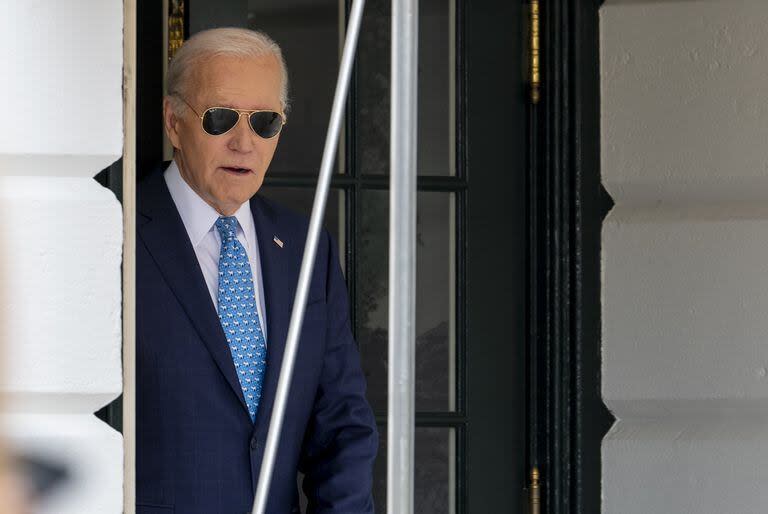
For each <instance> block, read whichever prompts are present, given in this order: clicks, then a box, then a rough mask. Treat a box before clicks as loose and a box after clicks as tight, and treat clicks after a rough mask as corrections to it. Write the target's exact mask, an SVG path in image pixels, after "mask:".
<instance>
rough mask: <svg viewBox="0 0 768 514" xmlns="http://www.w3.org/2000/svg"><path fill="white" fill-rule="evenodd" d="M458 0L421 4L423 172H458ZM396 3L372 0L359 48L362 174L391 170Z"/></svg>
mask: <svg viewBox="0 0 768 514" xmlns="http://www.w3.org/2000/svg"><path fill="white" fill-rule="evenodd" d="M454 27H455V16H454V3H453V2H451V1H447V2H446V1H445V0H422V1H420V2H419V45H418V46H419V76H418V81H419V95H418V102H417V103H418V139H419V145H418V166H417V167H418V172H419V174H421V175H455V144H454V143H455V139H456V137H455V105H454V99H455V98H456V96H455V83H456V77H455V72H454V69H455V55H454V50H453V49H454V46H455V41H454V34H455V30H454ZM390 32H391V4H390V2H389V1H386V0H369V1H368V2H367V3H366V6H365V14H364V16H363V26H362V28H361V32H360V42H359V50H358V60H357V67H358V75H357V77H358V79H357V80H358V89H357V95H358V96H357V108H358V115H357V120H358V122H357V134H358V146H357V152H358V155H357V165H358V173H362V174H377V173H378V174H386V173H389V130H390V129H389V111H390V109H389V95H390V59H391V57H390V44H391V43H390Z"/></svg>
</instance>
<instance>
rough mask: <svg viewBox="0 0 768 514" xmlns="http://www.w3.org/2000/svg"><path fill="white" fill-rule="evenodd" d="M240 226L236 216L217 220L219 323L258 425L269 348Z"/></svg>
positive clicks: (244, 393) (246, 399)
mask: <svg viewBox="0 0 768 514" xmlns="http://www.w3.org/2000/svg"><path fill="white" fill-rule="evenodd" d="M237 226H238V224H237V218H235V217H234V216H229V217H222V218H219V219H218V220H216V229H217V230H218V231H219V234H220V235H221V253H220V255H219V299H218V300H219V301H218V303H219V320H220V321H221V327H222V328H223V329H224V335H226V337H227V344H228V345H229V350H230V352H231V353H232V360H233V361H234V363H235V370H236V371H237V377H238V378H239V379H240V386H241V387H242V388H243V395H244V396H245V403H246V405H248V413H249V414H250V415H251V421H255V420H256V412H257V411H258V409H259V400H260V399H261V388H262V385H263V383H264V370H265V368H266V366H267V346H266V343H265V341H264V334H263V333H262V331H261V324H260V323H259V311H258V310H257V309H256V296H255V295H254V293H253V291H254V289H253V287H254V283H253V275H252V273H251V264H250V263H249V262H248V254H247V253H246V251H245V248H243V245H241V244H240V241H238V240H237Z"/></svg>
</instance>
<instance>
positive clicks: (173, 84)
mask: <svg viewBox="0 0 768 514" xmlns="http://www.w3.org/2000/svg"><path fill="white" fill-rule="evenodd" d="M265 55H274V56H275V57H276V58H277V61H278V62H279V63H280V71H281V75H282V77H281V78H282V80H281V87H280V105H281V107H282V109H283V113H286V112H287V111H288V69H287V68H286V66H285V60H284V59H283V53H282V51H281V50H280V47H279V46H278V44H277V43H275V41H274V40H273V39H272V38H270V37H269V36H267V35H266V34H264V33H263V32H257V31H254V30H248V29H241V28H234V27H228V28H219V29H209V30H203V31H201V32H198V33H197V34H195V35H194V36H192V37H191V38H189V39H188V40H187V41H185V42H184V44H183V45H181V48H180V49H179V50H178V51H177V52H176V55H174V56H173V59H171V63H170V65H169V66H168V76H167V80H168V96H169V97H170V98H169V99H170V102H171V107H172V108H173V111H174V112H176V113H181V112H183V110H184V109H186V108H187V106H186V104H185V103H184V102H183V101H182V100H181V98H184V99H188V98H189V92H190V91H189V87H190V79H191V76H192V73H193V71H194V70H195V67H196V65H197V64H199V61H200V60H202V59H208V58H211V57H219V56H228V57H245V58H247V57H263V56H265Z"/></svg>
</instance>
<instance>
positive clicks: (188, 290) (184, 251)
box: [138, 172, 248, 413]
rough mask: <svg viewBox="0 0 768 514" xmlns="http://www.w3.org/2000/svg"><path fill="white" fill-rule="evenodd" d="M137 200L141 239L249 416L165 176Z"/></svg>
mask: <svg viewBox="0 0 768 514" xmlns="http://www.w3.org/2000/svg"><path fill="white" fill-rule="evenodd" d="M138 200H139V205H138V207H139V212H140V213H141V214H143V215H144V216H145V218H146V219H145V220H144V222H143V223H140V224H139V227H138V233H139V237H140V238H141V240H142V241H143V242H144V244H145V245H146V247H147V250H148V251H149V253H150V254H151V255H152V258H153V259H154V260H155V262H156V263H157V266H158V268H159V269H160V272H161V273H162V274H163V276H164V277H165V280H166V281H167V283H168V285H169V286H170V288H171V290H172V291H173V293H174V294H175V296H176V298H177V299H178V300H179V303H180V304H181V306H182V307H183V308H184V310H185V311H186V314H187V316H188V317H189V319H190V321H191V322H192V325H193V326H194V327H195V330H197V332H198V334H199V335H200V338H201V339H202V340H203V343H204V344H205V346H206V347H207V348H208V351H209V352H210V354H211V356H212V357H213V360H214V361H215V362H216V365H217V366H218V367H219V369H220V370H221V373H222V374H223V375H224V378H225V379H226V380H227V382H228V383H229V385H230V386H231V388H232V390H233V392H234V393H235V394H236V395H237V397H238V398H239V399H240V403H241V404H242V406H243V408H244V409H245V410H246V413H247V411H248V407H247V405H246V403H245V398H244V397H243V390H242V388H241V386H240V381H239V379H238V378H237V373H236V371H235V365H234V363H233V361H232V355H231V354H230V351H229V346H228V345H227V340H226V338H225V336H224V331H223V330H222V328H221V324H220V322H219V317H218V314H217V313H216V309H215V307H214V306H213V303H212V302H211V296H210V293H209V291H208V287H207V286H206V284H205V279H204V277H203V272H202V270H201V269H200V264H199V262H198V261H197V256H196V255H195V252H194V249H193V248H192V244H191V243H190V241H189V237H188V236H187V231H186V230H185V228H184V224H183V222H182V220H181V217H180V216H179V213H178V211H177V210H176V206H175V205H174V204H173V200H172V198H171V195H170V193H169V192H168V188H167V186H166V184H165V180H164V178H163V175H162V173H160V172H155V173H154V174H153V175H152V176H151V177H149V178H148V179H146V182H145V184H144V187H143V191H142V192H141V194H140V195H139V198H138Z"/></svg>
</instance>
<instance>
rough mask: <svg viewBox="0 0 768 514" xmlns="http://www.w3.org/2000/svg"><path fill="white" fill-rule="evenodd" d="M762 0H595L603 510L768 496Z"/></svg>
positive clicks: (650, 513)
mask: <svg viewBox="0 0 768 514" xmlns="http://www.w3.org/2000/svg"><path fill="white" fill-rule="evenodd" d="M767 26H768V5H766V3H765V1H764V0H739V1H733V0H720V1H716V0H692V1H685V2H681V1H656V2H640V1H630V0H608V1H607V2H606V3H605V5H604V7H603V8H602V10H601V83H602V88H601V89H602V138H601V139H602V141H601V146H602V173H603V182H604V184H605V186H606V188H607V189H608V191H609V192H610V194H611V195H612V196H613V198H614V200H615V201H616V207H615V209H614V210H613V211H612V212H611V214H610V215H609V217H608V219H607V220H606V222H605V224H604V228H603V241H602V244H603V298H602V302H603V336H602V339H603V397H604V400H605V402H606V404H607V405H608V406H609V408H610V409H611V410H612V411H613V413H614V414H615V416H616V417H617V419H618V421H617V423H616V425H615V426H614V427H613V429H612V431H611V432H609V434H608V435H607V436H606V438H605V440H604V441H603V512H604V513H606V514H669V513H674V514H723V513H737V512H738V513H740V514H747V513H755V514H757V513H764V512H766V509H768V487H766V484H768V372H767V371H766V370H767V369H768V31H767V30H766V27H767Z"/></svg>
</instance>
